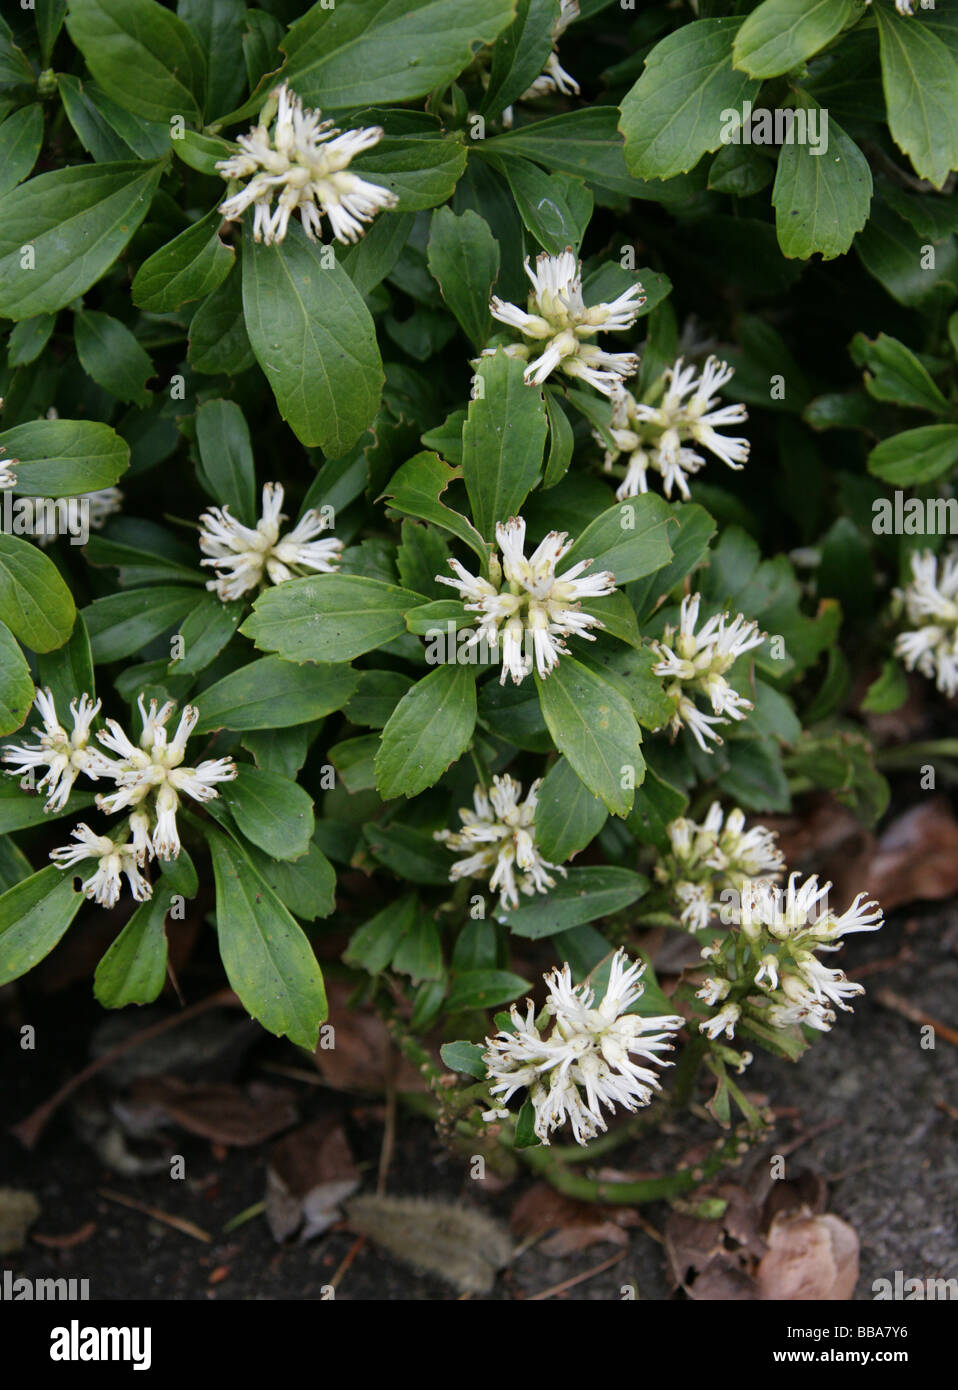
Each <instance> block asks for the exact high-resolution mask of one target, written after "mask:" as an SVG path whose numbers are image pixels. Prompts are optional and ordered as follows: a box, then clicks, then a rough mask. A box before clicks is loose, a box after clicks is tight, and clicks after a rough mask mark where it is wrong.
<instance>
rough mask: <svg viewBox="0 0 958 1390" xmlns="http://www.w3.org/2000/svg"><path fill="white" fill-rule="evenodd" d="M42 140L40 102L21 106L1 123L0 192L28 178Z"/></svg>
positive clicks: (7, 190)
mask: <svg viewBox="0 0 958 1390" xmlns="http://www.w3.org/2000/svg"><path fill="white" fill-rule="evenodd" d="M42 144H43V107H42V106H41V105H40V104H39V102H33V104H32V105H30V106H21V107H20V109H19V111H14V112H13V114H12V115H10V116H8V117H7V119H6V120H5V121H3V122H2V124H0V156H2V159H3V167H2V169H0V194H3V193H8V192H9V191H10V189H11V188H16V186H17V184H18V183H21V182H22V181H23V179H25V178H26V176H27V174H29V172H30V170H31V169H32V168H33V166H34V164H36V162H37V155H38V154H39V153H40V146H41V145H42Z"/></svg>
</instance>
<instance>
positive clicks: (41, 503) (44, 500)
mask: <svg viewBox="0 0 958 1390" xmlns="http://www.w3.org/2000/svg"><path fill="white" fill-rule="evenodd" d="M0 498H2V506H0V529H2V530H4V531H6V533H7V534H8V535H10V536H31V537H33V538H34V539H35V540H39V539H41V538H42V539H43V540H53V539H54V538H55V537H57V536H69V538H70V544H71V545H86V543H87V541H88V540H89V539H90V499H89V498H88V497H14V496H13V494H12V493H11V492H10V491H9V490H8V489H6V488H5V489H4V490H3V492H2V493H0Z"/></svg>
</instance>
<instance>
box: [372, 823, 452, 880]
mask: <svg viewBox="0 0 958 1390" xmlns="http://www.w3.org/2000/svg"><path fill="white" fill-rule="evenodd" d="M363 839H364V840H365V841H366V844H367V845H368V846H369V852H370V854H372V855H373V857H374V858H375V859H378V860H379V862H380V863H381V864H385V866H386V868H387V869H391V870H392V872H393V873H394V874H396V875H397V877H399V878H400V879H404V880H405V879H408V881H409V882H410V883H434V884H444V885H446V886H447V887H448V884H449V870H450V868H451V866H452V859H451V858H450V855H449V852H448V850H446V849H445V848H444V847H443V846H442V845H440V844H438V843H437V841H436V840H434V839H433V838H432V836H430V835H424V834H423V833H422V832H421V831H419V830H414V829H413V828H412V826H409V825H397V824H393V825H378V824H370V825H364V826H363Z"/></svg>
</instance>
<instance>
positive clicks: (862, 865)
mask: <svg viewBox="0 0 958 1390" xmlns="http://www.w3.org/2000/svg"><path fill="white" fill-rule="evenodd" d="M836 869H837V870H838V871H837V872H836V873H835V887H836V892H837V891H838V890H839V887H841V898H840V899H839V898H836V902H837V903H838V906H839V909H841V907H843V906H844V901H845V898H850V897H851V896H853V895H854V894H855V893H856V892H859V891H860V890H861V889H862V888H866V887H867V890H868V894H869V896H870V897H873V898H877V899H878V901H879V902H880V903H881V905H882V907H883V908H884V909H885V911H886V912H888V911H889V910H890V909H891V908H893V907H898V906H900V904H902V903H909V902H915V901H916V900H917V899H921V898H924V899H938V898H950V897H951V896H952V895H953V894H954V893H956V892H958V820H956V819H955V816H954V813H953V811H952V809H951V807H950V805H949V804H948V801H947V800H946V799H945V798H944V797H942V796H934V797H930V798H929V799H928V800H927V801H923V802H920V803H919V804H918V805H917V806H912V807H911V808H910V809H909V810H907V811H905V812H904V813H903V814H902V815H900V816H896V817H895V819H894V820H893V821H892V822H891V823H890V824H889V825H888V827H887V828H886V829H885V830H884V831H883V832H882V834H881V835H880V837H879V839H878V842H877V843H876V844H875V845H874V847H873V848H872V849H870V850H865V851H863V852H861V853H860V854H859V855H858V857H857V858H856V859H852V860H851V861H846V863H845V864H844V865H841V866H836Z"/></svg>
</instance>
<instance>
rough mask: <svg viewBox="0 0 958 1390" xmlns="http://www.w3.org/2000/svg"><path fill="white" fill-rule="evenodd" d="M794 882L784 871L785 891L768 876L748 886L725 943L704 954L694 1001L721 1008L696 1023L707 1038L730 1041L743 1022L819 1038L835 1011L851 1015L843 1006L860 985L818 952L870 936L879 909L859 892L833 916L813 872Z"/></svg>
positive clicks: (879, 916) (794, 876) (879, 918)
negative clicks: (706, 969) (798, 1029)
mask: <svg viewBox="0 0 958 1390" xmlns="http://www.w3.org/2000/svg"><path fill="white" fill-rule="evenodd" d="M800 879H801V875H800V874H798V873H793V874H790V875H789V879H788V885H787V887H786V888H785V889H782V888H781V887H780V886H778V885H777V884H775V883H772V882H771V881H770V880H767V879H766V880H764V881H760V882H757V883H754V884H752V885H750V886H749V887H748V888H747V889H746V890H745V891H743V893H742V895H741V900H740V903H739V905H738V908H737V910H736V911H735V913H734V915H733V921H732V925H733V927H734V928H735V929H736V930H735V931H733V932H732V933H730V935H729V937H728V938H727V939H726V941H725V942H724V943H722V944H717V945H715V946H713V947H706V948H705V950H703V952H702V954H703V956H704V957H705V958H706V959H708V960H709V961H710V968H711V971H712V973H711V975H710V976H709V977H708V978H707V979H706V980H705V982H704V984H703V985H702V986H701V988H700V989H699V990H698V997H699V998H700V999H702V1000H703V1001H704V1003H705V1004H706V1005H708V1007H709V1008H714V1007H715V1005H717V1004H721V1006H722V1007H721V1008H720V1009H719V1011H718V1012H717V1013H715V1014H713V1015H712V1016H711V1017H710V1018H707V1019H704V1020H703V1021H702V1022H701V1023H700V1024H699V1028H700V1030H701V1031H702V1032H703V1033H705V1034H706V1035H707V1036H708V1037H709V1038H711V1039H713V1040H715V1039H718V1038H719V1037H721V1036H722V1034H724V1035H725V1037H726V1038H733V1037H734V1036H735V1029H736V1027H737V1025H738V1023H739V1021H740V1020H741V1019H743V1018H745V1019H746V1020H747V1019H748V1018H751V1019H753V1020H754V1021H755V1022H756V1023H759V1024H763V1025H765V1026H766V1027H771V1028H776V1029H784V1028H791V1027H794V1026H795V1025H798V1024H802V1025H804V1026H805V1027H808V1028H814V1029H816V1030H817V1031H818V1032H821V1033H825V1032H827V1031H828V1030H829V1029H830V1028H831V1026H832V1024H833V1023H834V1022H835V1017H836V1015H835V1008H839V1009H842V1010H843V1011H844V1012H846V1013H851V1012H852V1009H851V1006H850V1005H849V1004H847V1003H846V1002H845V1001H846V1000H847V999H851V998H853V997H854V996H855V995H857V994H864V992H865V991H864V989H863V988H862V986H861V985H858V984H854V983H853V982H851V981H850V980H848V979H847V977H846V975H845V972H844V971H843V970H832V969H829V967H828V966H826V965H825V964H824V963H823V962H822V961H821V960H819V958H818V954H817V953H818V952H821V951H838V950H840V949H841V947H842V946H843V945H844V940H843V938H844V937H846V936H850V935H851V934H852V933H853V932H860V931H877V930H878V929H879V927H880V926H881V925H882V912H881V908H880V907H879V905H878V904H877V903H876V902H872V901H870V900H869V899H868V897H867V894H865V893H859V894H858V896H857V897H856V899H855V901H854V902H853V903H852V905H851V907H849V908H848V909H847V910H846V911H845V912H843V913H842V914H841V915H840V916H836V914H835V913H833V912H831V911H830V910H829V908H828V903H827V899H828V894H829V891H830V889H831V886H832V885H831V884H830V883H826V884H824V885H823V886H819V883H818V878H817V877H816V876H815V875H813V876H812V877H811V878H808V879H806V880H805V881H804V883H803V882H800Z"/></svg>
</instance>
